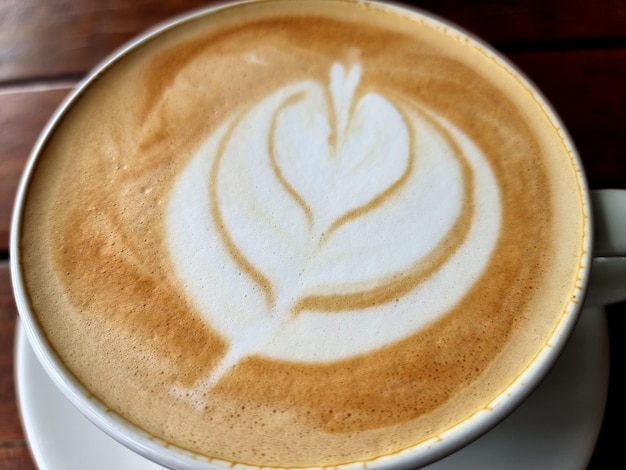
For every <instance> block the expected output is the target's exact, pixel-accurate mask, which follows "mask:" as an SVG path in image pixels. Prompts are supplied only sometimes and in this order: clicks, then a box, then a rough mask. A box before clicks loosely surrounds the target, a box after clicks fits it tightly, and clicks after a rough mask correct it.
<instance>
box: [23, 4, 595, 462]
mask: <svg viewBox="0 0 626 470" xmlns="http://www.w3.org/2000/svg"><path fill="white" fill-rule="evenodd" d="M320 142H321V144H320ZM589 210H590V209H589V194H588V190H587V186H586V182H585V179H584V175H583V173H582V170H581V165H580V162H579V159H578V157H577V155H576V153H575V150H574V148H573V145H572V143H571V141H570V139H569V138H568V136H567V134H566V132H565V131H564V129H563V126H562V124H561V123H560V121H559V120H558V118H557V117H556V115H555V114H554V112H553V111H552V110H551V108H550V107H549V105H548V104H547V103H546V102H545V100H544V99H543V98H542V97H541V95H540V94H539V92H538V91H537V90H536V89H535V88H534V86H532V85H531V84H530V83H529V82H528V81H527V80H526V79H525V78H524V77H523V76H522V75H521V74H520V73H519V72H518V71H517V70H515V69H514V68H513V67H512V66H511V65H510V64H508V63H507V62H506V61H505V60H504V59H503V58H501V57H500V56H499V55H498V54H497V53H495V52H493V51H492V50H491V49H490V48H489V47H487V46H485V45H484V44H482V43H480V42H479V41H477V40H475V39H473V38H471V37H470V36H467V35H466V34H465V33H462V32H460V31H458V30H457V29H456V28H455V27H453V26H451V25H449V24H447V23H445V22H442V21H440V20H437V19H433V18H431V17H430V16H428V15H425V14H423V13H421V12H417V11H413V10H406V9H403V8H398V7H395V6H389V5H382V4H376V3H371V4H370V3H367V4H364V3H355V2H348V1H339V2H326V1H315V2H283V1H268V2H261V3H256V2H253V3H245V4H232V5H224V6H219V7H215V8H211V9H207V10H203V11H200V12H197V13H194V14H191V15H189V16H187V17H184V18H181V19H178V20H175V21H173V22H172V23H169V24H167V25H164V26H162V27H160V28H158V29H156V30H154V31H151V32H149V33H147V34H146V35H145V36H142V37H141V38H139V39H137V40H136V41H135V42H133V43H131V44H129V45H128V46H127V47H125V48H123V49H122V50H121V51H119V52H118V53H116V54H115V55H113V56H112V57H111V58H110V59H108V60H107V61H105V62H104V63H103V64H102V65H100V66H99V67H98V68H97V69H96V70H95V71H94V72H93V73H92V74H90V76H89V77H88V78H87V79H86V80H85V81H84V82H83V83H82V84H81V86H79V87H78V88H77V90H76V91H75V92H74V93H73V94H72V95H71V96H70V97H69V98H68V99H67V100H66V102H65V103H64V104H63V105H62V106H61V108H59V110H58V111H57V113H56V114H55V116H54V117H53V118H52V120H51V121H50V123H49V124H48V126H47V127H46V129H45V130H44V132H43V133H42V135H41V137H40V139H39V141H38V143H37V145H36V146H35V148H34V150H33V153H32V155H31V159H30V161H29V163H28V165H27V168H26V171H25V173H24V176H23V179H22V183H21V186H20V189H19V191H18V197H17V200H16V206H15V212H14V219H13V226H12V234H11V270H12V271H11V272H12V277H13V282H14V290H15V296H16V301H17V305H18V310H19V313H20V317H21V318H22V320H23V324H24V327H25V329H26V332H27V334H28V337H29V340H30V341H31V344H32V345H33V348H34V350H35V352H36V354H37V356H38V358H39V359H40V361H41V362H42V364H43V365H44V368H45V369H46V371H47V372H48V373H49V374H50V375H51V377H52V378H53V380H54V381H55V383H56V384H57V385H58V386H59V387H60V389H61V390H62V391H63V392H64V393H65V395H66V396H68V398H69V399H70V400H71V401H72V403H74V404H75V405H76V406H77V407H78V408H79V409H80V410H81V411H82V412H83V413H84V414H85V415H86V416H87V417H88V418H89V419H90V420H91V421H93V422H94V423H96V424H97V425H98V426H99V427H100V428H102V429H103V430H104V431H106V432H107V433H108V434H109V435H111V436H112V437H114V438H115V439H117V440H118V441H120V442H121V443H123V444H124V445H126V446H127V447H130V448H131V449H133V450H135V451H137V452H139V453H140V454H142V455H144V456H146V457H148V458H150V459H152V460H154V461H156V462H158V463H161V464H162V465H165V466H168V467H171V468H189V469H192V468H224V467H232V466H233V465H235V466H236V468H259V467H264V468H266V467H282V468H285V467H289V468H296V467H297V468H312V467H326V466H332V467H338V468H352V467H354V468H357V467H358V468H362V467H368V468H394V469H399V468H415V467H416V466H421V465H425V464H427V463H430V462H432V461H434V460H437V459H439V458H441V457H443V456H445V455H447V454H449V453H450V452H452V451H454V450H456V449H458V448H460V447H462V446H463V445H466V444H467V443H469V442H471V441H472V440H474V439H476V438H477V437H479V436H480V435H482V434H483V433H484V432H486V431H487V430H488V429H490V428H491V427H493V426H494V425H495V424H497V423H498V422H499V421H501V420H502V419H503V418H504V417H506V416H507V415H508V414H509V413H510V412H511V411H512V410H513V409H514V408H515V407H516V406H518V405H519V403H520V402H521V401H522V400H523V399H524V398H525V397H526V396H528V394H529V393H530V392H531V391H532V390H533V389H534V387H535V386H536V385H537V384H538V383H539V382H540V381H541V379H542V378H543V377H544V376H545V374H546V373H547V371H548V370H549V369H550V367H551V366H552V364H553V363H554V362H555V360H556V358H557V356H558V354H559V352H560V351H561V350H562V348H563V346H564V344H565V342H566V340H567V338H568V336H569V335H570V333H571V331H572V330H573V327H574V324H575V322H576V319H577V316H578V314H579V312H580V308H581V304H582V299H583V294H584V290H585V286H586V283H587V278H588V275H589V265H590V260H591V236H590V234H591V229H590V223H591V221H590V214H589ZM133 423H134V424H133Z"/></svg>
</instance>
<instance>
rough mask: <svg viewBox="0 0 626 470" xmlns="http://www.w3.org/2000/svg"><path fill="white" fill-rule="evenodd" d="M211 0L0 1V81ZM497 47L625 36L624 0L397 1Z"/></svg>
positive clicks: (67, 65)
mask: <svg viewBox="0 0 626 470" xmlns="http://www.w3.org/2000/svg"><path fill="white" fill-rule="evenodd" d="M211 3H215V2H214V1H202V0H175V1H170V2H157V1H150V0H143V1H136V2H126V1H124V0H110V1H108V2H93V1H91V0H71V1H70V0H0V82H2V81H4V82H6V81H18V80H25V79H32V78H36V77H58V76H68V75H73V76H80V75H82V74H84V73H85V72H86V71H87V70H89V69H91V68H92V67H93V66H94V65H95V64H96V63H97V62H99V61H100V60H102V59H103V58H104V57H105V56H107V55H108V54H109V53H110V52H111V51H113V50H114V49H115V48H117V47H119V46H120V45H121V44H123V43H125V42H126V41H128V40H129V39H130V38H132V37H134V36H135V35H137V34H139V33H141V32H143V31H144V30H146V29H147V28H149V27H152V26H153V25H155V24H157V23H160V22H162V21H164V20H166V19H168V18H170V17H172V16H175V15H178V14H181V13H183V12H187V11H190V10H193V9H196V8H199V7H201V6H203V5H206V4H211ZM404 3H406V4H415V5H417V6H419V7H420V8H422V9H425V10H428V11H431V12H433V13H435V14H437V15H439V16H442V17H444V18H447V19H449V20H451V21H452V22H455V23H457V24H459V25H460V26H462V27H464V28H466V29H467V30H469V31H472V32H474V33H475V34H477V35H479V36H481V37H483V38H484V39H486V40H487V41H489V42H493V43H495V44H496V45H501V46H502V47H504V48H507V47H512V46H514V47H520V46H521V47H525V46H532V47H536V46H537V45H541V44H544V45H545V42H546V41H548V42H550V41H551V42H553V43H554V42H556V44H557V45H560V46H562V45H564V44H566V43H567V42H568V41H602V42H606V41H607V40H618V41H624V40H626V28H625V27H624V25H625V24H626V4H625V2H623V1H622V0H605V1H603V2H602V7H599V6H597V5H596V3H594V2H589V1H586V0H512V1H508V2H502V1H500V0H475V1H470V2H468V1H463V0H423V1H418V0H404Z"/></svg>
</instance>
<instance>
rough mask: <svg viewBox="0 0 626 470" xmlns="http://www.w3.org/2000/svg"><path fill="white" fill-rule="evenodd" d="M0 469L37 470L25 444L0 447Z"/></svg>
mask: <svg viewBox="0 0 626 470" xmlns="http://www.w3.org/2000/svg"><path fill="white" fill-rule="evenodd" d="M0 468H1V469H2V470H37V466H36V465H35V463H34V462H33V458H32V456H31V454H30V450H29V449H28V445H27V444H26V442H24V443H20V444H19V445H10V446H6V447H0Z"/></svg>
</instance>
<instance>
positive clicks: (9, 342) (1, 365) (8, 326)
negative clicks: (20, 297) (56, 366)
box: [0, 261, 24, 468]
mask: <svg viewBox="0 0 626 470" xmlns="http://www.w3.org/2000/svg"><path fill="white" fill-rule="evenodd" d="M16 318H17V309H16V307H15V302H14V300H13V291H12V290H11V279H10V275H9V264H8V263H7V262H6V261H3V262H0V444H1V446H0V449H7V448H10V447H16V446H17V447H19V446H20V445H21V444H20V443H23V442H24V434H23V432H22V425H21V422H20V418H19V414H18V410H17V404H16V401H15V381H14V379H13V346H14V335H15V321H16ZM1 463H2V461H1V460H0V468H5V467H3V466H2V465H1Z"/></svg>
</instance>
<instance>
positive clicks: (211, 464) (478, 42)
mask: <svg viewBox="0 0 626 470" xmlns="http://www.w3.org/2000/svg"><path fill="white" fill-rule="evenodd" d="M259 1H263V0H238V1H234V2H224V3H220V4H214V5H211V6H208V7H204V8H200V9H197V10H194V11H191V12H188V13H185V14H182V15H178V16H175V17H173V18H171V19H170V20H168V21H165V22H163V23H161V24H158V25H157V26H155V27H153V28H151V29H149V30H147V31H146V32H144V33H142V34H140V35H139V36H137V37H135V38H134V39H132V40H131V41H129V42H127V43H125V44H124V45H123V46H122V47H120V48H118V49H117V50H116V51H114V52H113V53H112V54H110V55H109V56H108V57H106V58H105V59H104V60H103V61H101V62H100V63H99V64H98V65H96V66H95V67H94V68H93V69H92V70H91V71H90V72H89V73H88V74H87V75H86V77H85V78H84V79H83V80H81V81H80V82H79V83H78V84H77V85H76V87H75V88H74V90H72V92H70V93H69V95H68V96H67V97H66V98H65V99H64V100H63V102H62V103H61V104H60V105H59V107H58V108H57V109H56V111H55V112H54V113H53V115H52V117H51V118H50V120H49V121H48V123H47V124H46V125H45V127H44V128H43V130H42V131H41V133H40V135H39V137H38V139H37V140H36V142H35V144H34V146H33V149H32V151H31V153H30V155H29V158H28V160H27V163H26V166H25V169H24V171H23V173H22V177H21V179H20V183H19V186H18V189H17V193H16V198H15V203H14V207H13V214H12V220H11V229H10V270H11V278H12V284H13V291H14V297H15V300H16V305H17V310H18V313H19V316H20V318H21V324H22V326H23V328H24V330H25V332H26V334H27V337H28V340H29V342H30V343H31V345H32V347H33V350H34V351H35V353H36V356H37V358H38V360H39V361H40V362H41V363H42V365H43V367H44V369H45V370H46V372H47V373H48V375H49V376H50V377H51V378H52V380H53V382H54V383H55V384H56V386H57V387H59V389H60V390H61V391H62V392H63V394H64V395H65V396H66V397H67V398H68V399H69V400H70V401H71V402H72V403H73V404H74V405H75V406H76V407H77V408H78V409H79V410H80V411H81V412H82V413H83V414H84V415H85V416H86V417H87V418H88V419H89V420H90V421H92V422H93V423H94V424H95V425H97V426H98V427H99V428H100V429H102V430H103V431H104V432H106V433H107V434H108V435H109V436H110V437H112V438H114V439H115V440H117V441H119V442H120V443H122V444H123V445H125V446H126V447H129V448H131V449H133V450H134V451H135V452H137V453H139V454H140V455H143V456H144V457H147V458H149V459H150V460H153V461H156V462H158V463H160V464H162V465H165V466H168V467H171V468H180V469H196V468H215V467H218V468H242V469H258V468H281V467H268V466H263V467H259V466H256V465H247V464H239V463H236V464H233V463H232V462H229V461H224V460H220V459H217V458H210V457H206V456H202V455H200V454H197V453H195V452H191V451H188V450H186V449H183V448H180V447H178V446H175V445H173V444H170V443H168V442H165V441H162V440H161V439H159V438H157V437H155V436H153V435H151V434H149V433H147V432H145V431H144V430H142V429H141V428H139V427H137V426H135V425H134V424H133V423H131V422H129V421H127V420H126V419H124V418H122V417H121V416H119V415H117V414H116V413H115V412H113V411H112V410H110V409H109V408H108V407H106V405H104V404H103V403H102V402H101V401H100V400H99V399H97V398H96V397H95V396H93V395H91V394H90V392H89V391H88V390H87V389H86V388H85V387H84V386H83V385H82V384H81V383H80V382H79V381H78V379H77V378H76V377H75V376H74V375H73V373H72V372H71V371H70V370H69V369H68V368H67V367H66V366H65V364H64V363H63V361H62V360H61V359H60V358H59V356H58V355H57V353H56V352H55V350H54V348H53V347H52V346H51V344H50V343H49V342H48V340H47V338H46V334H45V332H44V331H43V329H42V328H41V326H40V325H39V323H38V321H37V319H36V317H35V314H34V312H33V311H32V309H31V308H30V305H29V302H28V300H27V299H28V294H27V290H26V287H25V284H24V280H23V276H22V270H21V261H20V259H21V256H20V254H21V248H20V236H21V232H22V230H21V228H22V219H23V216H24V214H23V212H24V202H25V196H26V193H27V192H28V187H29V184H30V181H31V179H32V176H33V174H34V173H35V171H36V166H37V161H38V160H39V156H40V155H41V154H42V152H43V149H44V148H45V146H46V143H47V141H48V140H49V138H50V137H51V136H52V135H53V134H54V132H55V130H56V129H57V127H58V125H59V123H60V122H61V120H62V118H63V117H64V116H65V115H66V114H67V113H68V112H70V111H71V108H72V106H73V104H74V103H75V102H77V101H78V100H80V98H81V96H82V94H83V93H84V92H85V90H87V89H88V88H89V87H90V86H91V84H92V83H93V82H94V81H95V80H97V79H98V77H99V76H100V75H101V74H103V73H104V72H105V71H106V70H108V69H109V68H110V67H112V66H114V65H115V64H116V63H117V62H118V61H119V60H120V59H121V58H123V57H125V56H127V55H128V54H129V53H130V52H132V51H133V50H135V49H137V48H139V47H141V46H142V45H143V44H145V43H147V42H148V41H150V40H151V39H153V38H155V37H157V36H159V35H161V34H163V33H164V32H166V31H168V30H170V29H172V28H175V27H177V26H178V25H180V24H184V23H186V22H189V21H192V20H194V19H197V18H200V17H203V16H205V15H211V14H213V13H214V12H216V11H219V10H222V9H228V8H233V7H237V6H240V5H244V4H250V3H257V2H259ZM269 1H273V2H283V1H288V0H269ZM325 1H326V0H325ZM334 1H341V2H344V3H367V4H372V5H376V6H378V7H381V8H383V9H392V10H395V11H399V12H400V13H404V14H408V15H410V16H417V17H420V18H421V19H422V20H423V21H426V22H427V23H430V24H434V25H436V26H437V27H440V28H443V29H444V30H445V31H446V32H448V33H449V34H452V35H454V36H456V37H457V38H461V39H463V40H466V41H468V44H472V45H474V46H477V47H479V48H480V49H482V50H483V51H485V52H486V53H488V54H489V55H490V56H491V57H492V58H493V60H494V61H496V62H498V64H500V65H501V66H502V67H505V68H507V69H508V70H510V71H511V72H512V73H513V74H514V75H515V76H517V77H518V79H519V80H520V82H521V83H523V84H525V85H526V86H527V87H528V88H529V90H530V91H531V92H532V95H533V96H534V97H535V99H536V100H537V102H538V104H539V105H540V107H541V108H542V109H543V110H545V112H546V114H547V115H548V116H549V118H550V120H551V121H552V122H554V123H555V124H556V126H557V128H558V129H559V134H560V137H561V139H562V140H563V143H564V145H565V146H566V148H567V149H568V150H569V151H570V156H571V159H572V163H573V165H574V166H575V168H576V170H577V173H578V175H577V176H578V182H579V187H580V194H581V200H582V206H583V207H582V209H583V213H584V224H585V225H584V239H583V254H582V256H581V266H580V271H579V280H578V285H577V286H576V291H575V292H574V293H573V294H574V297H575V301H572V302H570V303H569V305H568V306H567V308H566V309H565V311H564V312H563V313H562V315H561V318H560V320H559V322H558V323H557V325H556V326H555V328H554V330H553V332H552V334H551V335H550V337H549V338H548V340H547V341H546V343H545V345H544V346H543V348H542V349H541V351H539V352H538V353H537V355H536V356H535V358H534V359H533V360H532V362H531V363H530V364H529V365H528V366H527V367H526V369H525V370H524V371H522V372H521V373H520V375H519V376H518V377H517V378H516V379H515V380H514V381H513V382H512V383H511V384H510V385H509V386H508V387H507V388H506V389H505V390H503V391H502V392H501V393H500V394H499V395H498V396H497V397H496V398H495V399H494V400H493V401H492V402H491V403H490V404H488V405H487V406H486V407H484V408H483V409H481V410H479V411H477V412H475V413H474V414H473V415H472V416H469V417H467V418H465V419H464V420H463V421H461V422H460V423H457V424H456V425H454V426H452V427H451V428H450V429H449V430H447V431H446V432H444V433H442V434H441V435H439V436H437V437H435V438H431V439H429V440H427V441H423V442H420V443H417V444H415V445H413V446H411V447H409V448H406V449H403V450H400V451H397V452H395V453H393V454H389V455H382V456H379V457H376V458H374V459H371V460H366V461H359V462H349V463H345V464H338V465H332V468H335V469H342V470H351V469H353V468H354V469H356V468H364V467H365V468H376V469H389V470H391V469H394V470H395V469H402V468H406V469H409V468H415V466H416V465H418V466H423V465H427V464H429V463H432V462H434V461H436V460H439V459H441V458H443V457H444V456H446V455H449V454H450V453H452V452H454V451H456V450H458V449H460V448H461V447H463V446H464V445H466V444H468V443H470V442H472V441H474V440H475V439H477V438H478V437H480V436H481V435H483V434H485V433H486V432H487V431H489V430H490V429H492V428H493V427H494V426H496V425H497V424H498V423H499V422H501V421H502V420H503V419H505V418H506V417H507V416H508V415H509V414H510V413H511V412H512V411H513V410H514V409H516V408H517V407H518V406H519V405H520V404H521V403H522V402H523V401H524V400H525V399H526V398H527V397H528V396H529V395H530V394H531V393H532V391H533V390H534V389H535V388H536V387H537V386H538V385H539V383H540V382H541V380H542V379H543V377H544V376H545V375H546V374H547V372H548V371H549V370H550V369H551V367H552V366H553V364H554V363H555V362H556V360H557V358H558V356H559V354H560V352H561V351H562V349H563V348H564V346H565V344H566V342H567V339H568V338H569V336H570V335H571V333H572V331H573V329H574V326H575V324H576V321H577V319H578V316H579V314H580V311H581V309H582V303H583V300H584V295H585V291H586V287H587V284H588V278H589V272H590V265H591V256H592V255H591V247H592V246H593V230H592V226H593V220H592V213H591V209H590V207H591V204H590V194H589V189H588V185H587V181H586V177H585V174H584V172H583V170H582V163H581V160H580V157H579V154H578V152H577V150H576V147H575V145H574V143H573V140H572V139H571V137H570V135H569V133H568V132H567V130H566V128H565V126H564V125H563V123H562V121H561V119H560V118H559V116H558V114H557V113H556V111H555V110H554V108H553V107H552V105H551V104H550V103H549V101H548V100H547V99H546V98H545V96H544V95H543V94H542V93H541V91H540V90H539V88H538V87H537V86H536V85H535V84H534V83H533V82H532V80H530V79H529V78H528V77H527V76H526V75H525V74H524V73H523V72H522V71H521V70H520V69H519V68H518V67H517V66H515V65H514V64H513V63H512V62H511V61H510V60H509V59H507V58H506V57H504V56H503V54H501V53H500V52H498V51H497V50H495V49H494V47H493V46H491V45H490V44H488V43H487V42H485V41H483V40H482V39H480V38H478V37H477V36H475V35H474V34H473V33H470V32H468V31H466V30H465V29H464V28H462V27H460V26H458V25H456V24H455V23H453V22H451V21H449V20H447V19H444V18H441V17H440V16H438V15H435V14H433V13H430V12H428V11H426V10H423V9H421V8H417V7H414V6H410V5H403V4H399V3H396V2H382V1H379V0H357V1H356V2H353V1H351V0H334ZM233 466H234V467H233ZM302 468H303V469H304V468H306V469H313V468H326V467H302Z"/></svg>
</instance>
